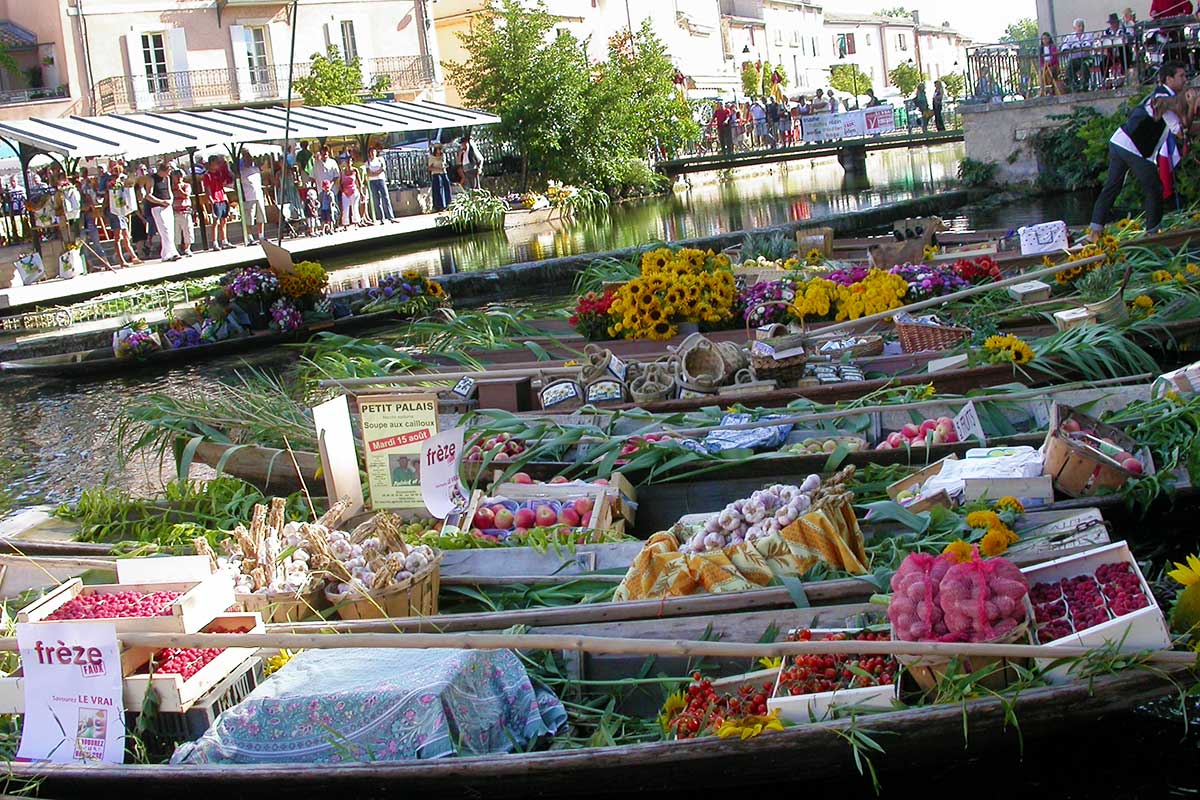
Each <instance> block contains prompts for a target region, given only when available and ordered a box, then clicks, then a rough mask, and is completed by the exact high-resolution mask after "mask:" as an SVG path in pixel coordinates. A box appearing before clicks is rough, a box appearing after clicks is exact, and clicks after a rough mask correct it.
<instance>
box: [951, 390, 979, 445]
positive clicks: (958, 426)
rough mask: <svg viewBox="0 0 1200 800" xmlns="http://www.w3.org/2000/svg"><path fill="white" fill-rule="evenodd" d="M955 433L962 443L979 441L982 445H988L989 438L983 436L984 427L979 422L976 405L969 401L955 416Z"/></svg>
mask: <svg viewBox="0 0 1200 800" xmlns="http://www.w3.org/2000/svg"><path fill="white" fill-rule="evenodd" d="M954 432H955V433H956V434H957V435H958V440H959V441H960V442H966V441H969V440H971V439H978V440H979V443H980V444H984V445H986V444H987V437H986V436H984V434H983V425H982V423H980V421H979V414H978V413H977V412H976V411H975V404H974V403H972V402H970V401H967V404H966V405H965V406H963V408H962V411H959V412H958V414H956V415H955V416H954Z"/></svg>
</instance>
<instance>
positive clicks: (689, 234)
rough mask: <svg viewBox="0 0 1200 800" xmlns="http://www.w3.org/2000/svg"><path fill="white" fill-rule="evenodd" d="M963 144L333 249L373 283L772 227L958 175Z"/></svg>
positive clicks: (332, 265) (829, 161)
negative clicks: (554, 218) (548, 217)
mask: <svg viewBox="0 0 1200 800" xmlns="http://www.w3.org/2000/svg"><path fill="white" fill-rule="evenodd" d="M962 152H963V149H962V145H940V146H938V147H931V148H913V149H909V150H883V151H880V152H877V153H869V154H868V155H867V171H866V173H865V174H862V175H855V176H851V175H847V174H846V172H845V171H844V170H843V169H842V167H841V166H840V165H839V164H838V163H837V159H836V158H832V157H830V158H821V159H814V160H810V161H793V162H790V163H783V164H775V165H769V166H763V167H754V168H747V169H744V170H739V171H736V172H734V173H732V174H729V175H725V176H722V175H720V174H717V173H702V174H699V175H693V176H690V178H689V179H688V180H687V181H683V182H681V183H680V184H678V185H677V186H676V189H675V191H674V192H672V193H671V194H670V195H667V196H665V197H656V198H652V199H648V200H641V201H633V202H627V203H620V204H617V205H614V206H613V207H612V208H611V209H610V210H609V213H608V214H606V215H604V216H601V217H595V218H589V219H585V220H580V221H578V222H575V223H572V224H570V225H566V224H563V223H561V222H551V223H544V224H541V225H530V226H525V227H521V228H510V229H508V230H505V231H496V232H491V233H486V234H476V235H473V236H463V237H459V238H456V239H452V240H446V241H444V242H442V243H439V244H438V245H435V246H428V245H426V246H411V247H400V248H389V249H387V250H380V251H378V252H375V253H370V254H367V256H366V260H370V261H371V262H372V263H371V264H370V265H369V266H362V262H363V260H364V256H363V255H362V254H356V255H354V256H345V257H342V258H337V257H335V258H326V259H324V260H323V263H324V264H325V266H326V268H328V269H332V270H335V272H334V274H333V275H332V276H331V278H332V282H333V286H334V288H335V289H339V290H342V289H358V288H366V287H369V286H373V285H375V284H377V283H378V281H379V280H380V279H381V278H382V277H384V276H387V275H394V274H396V273H398V272H402V271H403V270H406V269H417V270H420V271H422V272H425V273H428V274H430V275H439V274H450V273H454V272H466V271H473V270H480V269H493V268H495V267H499V266H503V265H505V264H511V263H515V262H522V261H539V260H542V259H546V258H554V257H557V256H567V255H575V254H577V253H593V252H598V251H603V250H613V249H617V248H622V247H632V246H635V245H639V244H643V243H645V242H654V241H670V240H678V239H690V238H694V237H701V236H712V235H716V234H720V233H725V232H728V231H736V230H744V229H747V228H765V227H770V226H772V225H779V224H782V223H785V222H792V221H800V220H806V219H811V218H813V217H816V216H824V215H826V214H839V213H845V212H849V211H858V210H860V209H864V208H871V207H873V206H877V205H879V204H881V203H889V202H895V201H898V200H906V199H909V198H912V197H916V196H920V195H921V194H925V193H928V192H930V191H935V190H938V189H943V188H946V187H948V186H951V185H953V184H954V183H955V180H954V179H955V174H956V171H957V169H958V163H959V161H960V160H961V158H962Z"/></svg>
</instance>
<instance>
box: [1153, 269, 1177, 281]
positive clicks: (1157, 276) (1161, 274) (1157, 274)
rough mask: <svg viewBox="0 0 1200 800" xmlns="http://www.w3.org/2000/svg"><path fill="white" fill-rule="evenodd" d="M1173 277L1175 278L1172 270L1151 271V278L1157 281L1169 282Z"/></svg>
mask: <svg viewBox="0 0 1200 800" xmlns="http://www.w3.org/2000/svg"><path fill="white" fill-rule="evenodd" d="M1173 279H1174V278H1173V276H1172V275H1171V271H1170V270H1166V269H1156V270H1154V272H1151V273H1150V280H1152V281H1154V282H1155V283H1169V282H1170V281H1171V280H1173Z"/></svg>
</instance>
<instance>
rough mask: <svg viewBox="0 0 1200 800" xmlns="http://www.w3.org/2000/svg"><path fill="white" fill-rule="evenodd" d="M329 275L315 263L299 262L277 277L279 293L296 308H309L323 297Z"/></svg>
mask: <svg viewBox="0 0 1200 800" xmlns="http://www.w3.org/2000/svg"><path fill="white" fill-rule="evenodd" d="M328 285H329V274H328V273H327V272H325V268H324V267H322V266H321V265H320V264H318V263H317V262H315V261H301V262H300V263H299V264H297V265H296V266H295V268H294V269H293V271H292V272H289V273H286V274H284V275H280V276H279V293H280V294H281V295H282V296H283V297H285V298H287V299H288V300H290V301H292V304H293V305H295V306H297V307H304V306H311V305H312V304H314V303H316V302H317V301H319V300H320V299H321V298H322V297H324V296H325V288H326V287H327V286H328Z"/></svg>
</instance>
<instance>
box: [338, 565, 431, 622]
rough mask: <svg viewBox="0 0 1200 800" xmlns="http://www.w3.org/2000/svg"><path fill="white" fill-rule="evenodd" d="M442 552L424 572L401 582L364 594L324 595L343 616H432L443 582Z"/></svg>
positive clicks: (379, 617) (348, 617)
mask: <svg viewBox="0 0 1200 800" xmlns="http://www.w3.org/2000/svg"><path fill="white" fill-rule="evenodd" d="M441 564H442V554H441V553H440V552H439V553H438V554H437V555H436V556H435V557H434V559H433V561H432V562H431V563H430V564H429V566H427V567H426V568H425V571H424V572H421V573H420V574H418V575H414V576H412V577H411V578H409V579H408V580H406V581H404V582H403V583H398V584H396V585H394V586H389V587H388V588H386V589H383V590H381V591H378V592H370V593H368V594H366V595H360V594H351V595H348V596H338V595H328V594H327V595H326V597H327V599H328V600H329V602H330V603H331V604H332V605H333V608H334V610H335V611H336V612H337V614H338V616H339V617H341V618H342V619H393V618H398V617H432V616H436V615H437V612H438V591H439V590H440V589H441V583H442V576H441V573H442V569H441Z"/></svg>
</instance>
